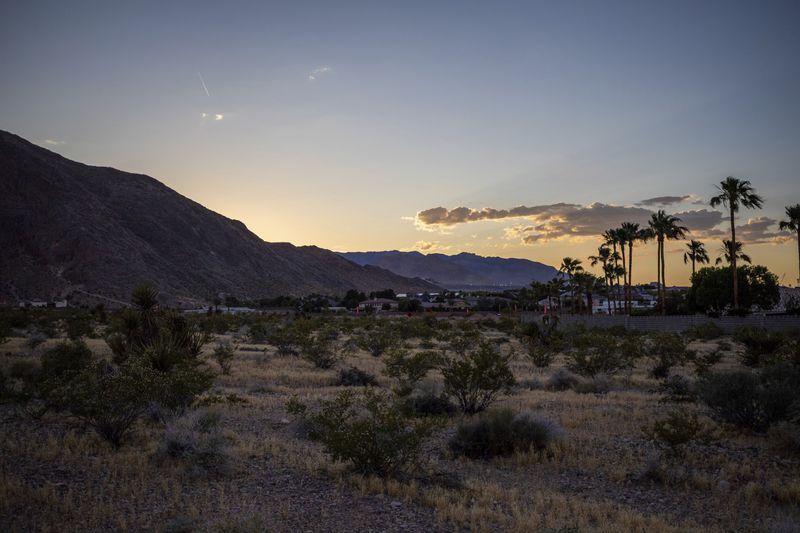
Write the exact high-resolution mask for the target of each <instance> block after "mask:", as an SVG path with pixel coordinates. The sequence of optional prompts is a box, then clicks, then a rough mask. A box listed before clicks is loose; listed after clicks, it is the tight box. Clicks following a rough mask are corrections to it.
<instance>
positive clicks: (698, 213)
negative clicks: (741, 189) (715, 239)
mask: <svg viewBox="0 0 800 533" xmlns="http://www.w3.org/2000/svg"><path fill="white" fill-rule="evenodd" d="M674 216H676V217H678V218H679V219H681V222H680V223H681V225H682V226H686V227H687V228H689V230H690V231H691V232H692V233H693V234H696V235H697V236H701V235H702V236H715V235H720V234H723V233H724V232H723V231H722V230H719V229H715V228H716V226H718V225H719V224H720V223H722V222H724V221H725V217H724V216H723V214H722V213H720V212H719V211H713V210H710V209H695V210H692V211H679V212H677V213H675V214H674Z"/></svg>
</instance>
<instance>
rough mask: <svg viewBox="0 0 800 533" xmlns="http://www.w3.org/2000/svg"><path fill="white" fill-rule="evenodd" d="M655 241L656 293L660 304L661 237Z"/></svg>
mask: <svg viewBox="0 0 800 533" xmlns="http://www.w3.org/2000/svg"><path fill="white" fill-rule="evenodd" d="M656 243H657V247H656V280H657V281H656V294H657V298H658V305H659V306H661V239H658V241H656Z"/></svg>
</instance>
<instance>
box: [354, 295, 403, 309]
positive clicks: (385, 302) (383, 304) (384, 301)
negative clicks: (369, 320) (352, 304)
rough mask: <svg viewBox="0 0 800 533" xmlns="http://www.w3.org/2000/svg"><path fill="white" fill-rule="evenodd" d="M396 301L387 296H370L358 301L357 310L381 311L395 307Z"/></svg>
mask: <svg viewBox="0 0 800 533" xmlns="http://www.w3.org/2000/svg"><path fill="white" fill-rule="evenodd" d="M397 305H398V304H397V301H396V300H390V299H388V298H372V299H371V300H364V301H363V302H359V303H358V310H359V311H381V310H395V309H397Z"/></svg>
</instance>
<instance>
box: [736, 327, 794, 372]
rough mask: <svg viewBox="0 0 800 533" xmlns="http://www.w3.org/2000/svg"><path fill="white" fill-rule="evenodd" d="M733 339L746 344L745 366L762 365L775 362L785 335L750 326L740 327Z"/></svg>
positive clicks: (742, 359) (741, 358) (741, 359)
mask: <svg viewBox="0 0 800 533" xmlns="http://www.w3.org/2000/svg"><path fill="white" fill-rule="evenodd" d="M733 340H735V341H737V342H740V343H742V344H744V347H745V350H744V353H743V354H742V355H741V357H740V361H741V363H742V364H743V365H745V366H750V367H760V366H763V365H765V364H769V363H771V362H774V360H775V353H776V352H777V351H778V349H779V348H780V347H781V344H782V343H783V336H782V335H781V334H779V333H770V332H769V331H767V330H766V329H764V328H759V327H749V326H748V327H741V328H738V329H737V330H736V332H735V333H734V335H733Z"/></svg>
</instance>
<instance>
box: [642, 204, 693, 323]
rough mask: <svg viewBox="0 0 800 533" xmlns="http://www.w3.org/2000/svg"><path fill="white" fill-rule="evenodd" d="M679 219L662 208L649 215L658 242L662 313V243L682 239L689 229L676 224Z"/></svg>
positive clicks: (664, 287) (664, 295)
mask: <svg viewBox="0 0 800 533" xmlns="http://www.w3.org/2000/svg"><path fill="white" fill-rule="evenodd" d="M680 221H681V219H679V218H678V217H676V216H673V215H668V214H667V213H665V212H664V210H663V209H659V210H658V211H657V212H656V213H653V214H652V215H651V217H650V230H651V231H652V232H653V235H654V236H655V238H656V241H657V242H658V254H657V256H658V262H657V266H656V269H657V270H658V292H659V297H660V300H661V314H662V315H665V314H666V313H667V309H666V301H667V280H666V275H665V270H666V269H665V267H664V243H665V241H668V240H671V239H682V238H683V237H684V235H686V232H687V231H689V229H688V228H686V227H684V226H680V225H679V224H678V222H680Z"/></svg>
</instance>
